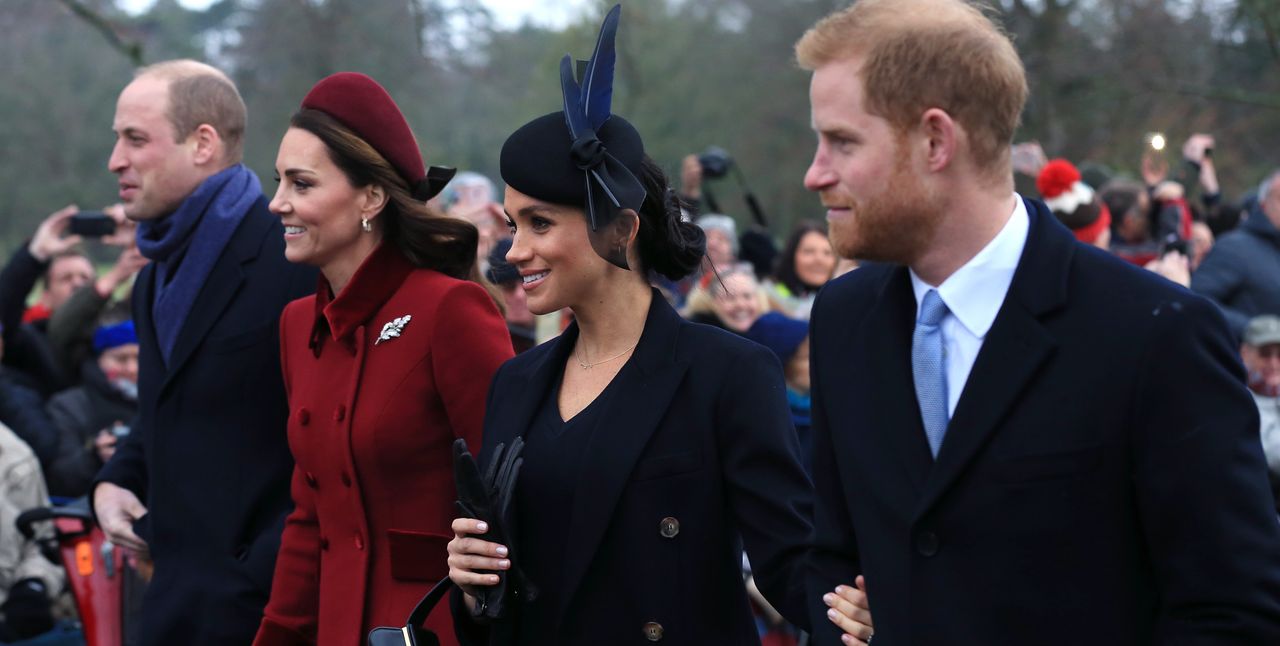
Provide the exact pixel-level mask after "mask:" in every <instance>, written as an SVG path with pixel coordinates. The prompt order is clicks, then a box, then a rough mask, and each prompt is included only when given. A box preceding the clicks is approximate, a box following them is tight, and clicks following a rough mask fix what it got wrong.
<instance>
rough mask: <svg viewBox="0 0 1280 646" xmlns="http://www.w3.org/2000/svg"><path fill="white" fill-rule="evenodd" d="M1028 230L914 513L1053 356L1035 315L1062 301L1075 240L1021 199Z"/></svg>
mask: <svg viewBox="0 0 1280 646" xmlns="http://www.w3.org/2000/svg"><path fill="white" fill-rule="evenodd" d="M1027 213H1028V215H1029V216H1030V220H1031V223H1030V232H1029V233H1028V236H1027V243H1026V246H1025V247H1024V248H1023V252H1022V257H1021V258H1020V259H1019V261H1018V269H1017V270H1016V271H1015V272H1014V276H1013V282H1012V283H1010V285H1009V293H1008V294H1007V295H1006V296H1005V300H1004V304H1003V305H1001V307H1000V312H999V314H997V315H996V319H995V322H994V323H993V324H992V326H991V330H990V331H989V332H988V333H987V336H986V338H985V339H984V340H983V342H982V349H981V350H980V351H979V352H978V357H977V359H976V360H975V361H974V364H973V369H972V370H971V371H970V372H969V378H968V380H966V382H965V387H964V391H963V392H962V393H961V395H960V401H959V403H957V404H956V411H955V415H954V416H953V417H952V419H951V423H950V424H949V425H948V426H947V435H946V439H944V440H943V442H942V448H941V450H940V451H939V452H938V460H937V463H936V464H935V465H934V468H933V470H932V471H930V473H929V479H928V481H927V482H926V484H925V492H924V496H923V497H922V498H921V500H920V505H919V506H918V507H917V510H916V512H917V513H916V517H917V518H918V517H920V516H921V515H923V514H925V513H926V512H928V511H929V509H930V507H932V506H933V504H934V503H936V502H937V500H938V499H939V498H940V497H941V496H942V495H943V493H945V492H946V490H947V488H948V487H949V486H950V485H951V483H952V482H954V481H955V479H956V478H957V477H959V476H960V474H961V473H963V471H964V469H965V467H966V466H967V465H968V464H969V462H970V461H972V460H973V458H974V456H975V455H977V454H978V452H979V451H980V450H981V449H982V447H983V445H985V444H986V442H987V440H988V439H989V437H990V436H991V434H992V433H993V432H994V431H995V430H996V428H998V427H999V425H1000V423H1001V421H1002V420H1003V419H1004V418H1005V416H1006V414H1007V413H1008V412H1009V410H1010V409H1011V408H1012V407H1013V406H1014V405H1015V404H1016V403H1017V401H1018V398H1019V395H1021V394H1022V393H1023V392H1025V391H1026V390H1027V389H1028V388H1029V387H1030V386H1031V384H1032V382H1033V381H1034V379H1035V377H1036V373H1037V371H1038V370H1039V369H1040V367H1041V366H1042V365H1043V364H1044V363H1045V362H1046V361H1047V360H1048V359H1049V358H1050V356H1051V355H1052V354H1053V350H1054V347H1055V346H1056V344H1057V341H1056V339H1055V338H1054V336H1053V335H1052V334H1051V333H1050V332H1049V331H1048V330H1047V329H1046V328H1045V327H1044V326H1043V325H1042V324H1041V323H1040V321H1039V317H1041V316H1043V315H1044V314H1046V313H1048V312H1050V311H1052V310H1054V309H1057V308H1059V307H1061V306H1062V305H1064V304H1065V302H1066V299H1067V279H1068V276H1069V273H1068V265H1069V263H1070V261H1071V256H1072V254H1073V253H1074V245H1075V240H1074V238H1072V237H1071V236H1070V234H1069V233H1067V232H1066V230H1065V229H1064V228H1063V227H1062V226H1061V225H1059V224H1058V223H1057V222H1056V221H1051V220H1050V219H1049V218H1051V217H1052V216H1051V215H1049V214H1048V213H1047V212H1045V211H1043V210H1042V209H1041V207H1040V206H1039V204H1038V203H1036V202H1031V201H1028V202H1027Z"/></svg>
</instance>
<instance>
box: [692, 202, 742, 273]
mask: <svg viewBox="0 0 1280 646" xmlns="http://www.w3.org/2000/svg"><path fill="white" fill-rule="evenodd" d="M695 222H696V224H697V225H698V226H699V227H700V228H701V229H702V231H703V232H704V233H706V234H707V256H706V258H705V260H704V262H703V268H702V280H701V281H700V284H701V285H702V286H703V287H706V286H707V284H709V283H710V282H711V276H713V275H714V274H715V272H716V271H720V272H724V271H725V269H727V268H728V267H729V266H731V265H733V264H734V263H736V262H738V225H737V224H736V223H735V222H734V221H733V218H731V217H729V216H727V215H723V214H720V213H708V214H706V215H702V216H698V219H697V220H696V221H695ZM708 262H709V263H710V266H708V265H707V263H708ZM712 267H714V268H715V270H714V271H713V270H712Z"/></svg>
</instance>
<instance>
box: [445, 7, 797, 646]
mask: <svg viewBox="0 0 1280 646" xmlns="http://www.w3.org/2000/svg"><path fill="white" fill-rule="evenodd" d="M615 11H616V10H615ZM610 20H614V21H616V14H611V15H610V18H607V19H606V28H605V34H604V35H602V39H601V40H602V44H603V45H604V48H603V49H601V48H598V51H603V52H605V53H606V54H607V53H608V50H610V49H611V45H612V43H611V40H612V39H611V36H610V35H609V32H610V29H609V26H610ZM606 40H607V41H609V42H605V41H606ZM600 56H601V55H600V54H597V59H596V60H595V61H593V62H592V65H593V66H594V65H598V63H599V61H600V59H599V57H600ZM594 71H595V73H596V74H597V76H595V77H593V76H592V71H591V70H590V69H589V71H588V76H587V78H586V79H585V80H584V84H590V83H592V82H593V79H594V81H599V77H598V74H599V73H600V70H599V69H596V70H594ZM569 82H572V80H570V81H569ZM569 94H570V96H567V100H566V109H567V110H569V111H571V112H573V113H574V114H568V115H566V113H564V112H556V113H552V114H549V115H545V116H543V117H540V118H538V119H535V120H533V121H532V122H530V123H528V124H526V125H525V126H523V127H521V128H520V129H519V130H517V131H516V132H515V133H514V134H513V135H511V137H510V138H509V139H508V140H507V142H506V144H505V145H504V147H503V150H502V157H501V170H502V176H503V179H504V180H505V181H506V183H507V185H508V188H507V192H506V197H505V204H504V206H505V208H506V212H507V214H508V217H509V219H510V222H509V224H510V225H511V227H512V229H513V231H514V234H515V238H514V241H513V244H512V248H511V251H510V252H509V253H508V255H507V259H508V260H509V261H510V262H511V263H512V264H514V265H515V266H516V267H517V268H518V269H519V271H520V275H521V277H522V279H523V288H524V289H525V291H526V293H527V296H528V305H529V308H530V309H531V310H532V311H534V312H535V313H546V312H552V311H556V310H558V309H560V308H563V307H568V308H570V309H572V310H573V313H574V318H575V321H576V322H575V323H574V324H572V325H571V326H570V327H569V328H568V329H567V330H566V331H565V333H564V334H563V335H561V336H560V337H559V338H557V339H555V340H553V341H551V342H548V343H546V344H543V345H541V346H539V347H537V348H534V349H533V350H530V351H528V352H526V353H524V354H522V355H519V356H518V357H516V358H515V359H513V360H511V361H508V362H507V363H505V364H504V365H503V366H502V367H501V368H500V369H499V370H498V373H497V375H496V376H495V377H494V382H493V385H492V388H491V390H490V393H489V401H488V406H487V409H486V415H485V427H484V449H483V451H482V452H481V457H480V462H481V467H482V468H484V467H485V466H486V464H487V462H488V461H489V460H491V459H492V458H493V454H494V447H495V446H496V445H497V444H499V443H505V444H506V445H508V446H509V445H510V444H511V443H512V441H513V440H514V439H515V438H517V437H523V439H524V442H525V443H526V444H525V449H524V464H523V470H522V471H521V472H520V476H519V480H518V482H517V483H516V486H515V492H516V493H515V505H514V513H513V514H512V517H511V520H512V521H513V522H512V523H511V524H510V525H509V526H508V527H506V529H507V530H508V531H509V532H510V533H511V536H512V540H511V541H510V543H511V545H510V546H509V549H508V546H505V545H498V544H496V543H493V542H489V541H486V540H484V533H485V531H486V530H487V529H488V528H487V526H484V524H483V523H481V522H480V521H478V520H474V519H469V518H461V519H457V520H455V521H454V523H453V529H454V532H455V534H456V537H455V538H454V540H453V541H451V542H450V544H449V566H450V571H449V574H450V577H451V578H452V579H453V581H454V582H455V583H457V584H459V586H460V587H461V588H462V590H463V594H459V595H455V603H454V614H455V619H454V626H455V629H456V630H457V632H458V636H459V639H460V641H461V642H462V643H464V644H484V643H488V644H519V645H526V644H557V645H561V646H565V645H575V644H611V645H615V644H631V643H648V642H656V641H661V642H662V643H669V644H689V645H693V644H698V645H704V644H719V645H736V644H758V643H759V638H758V637H757V634H756V629H755V627H754V625H753V623H752V619H751V613H750V610H749V607H748V603H747V598H746V594H745V590H744V585H743V579H742V573H741V572H742V569H741V568H742V559H741V550H742V548H743V547H745V549H746V552H747V554H748V555H749V556H750V559H751V562H752V564H753V569H754V571H755V572H756V581H757V584H758V585H759V587H760V589H761V590H762V591H763V592H764V594H765V596H766V597H767V598H768V599H769V600H770V602H771V603H773V604H774V605H775V607H777V608H779V609H780V610H781V611H782V612H784V613H785V614H786V615H787V616H788V617H792V618H793V620H794V621H803V618H804V612H803V608H802V606H803V603H804V600H803V591H802V590H803V583H802V575H803V571H802V570H803V568H802V561H803V555H804V553H805V551H806V540H807V537H808V534H809V531H810V520H809V518H810V507H811V486H810V484H809V481H808V479H807V477H806V476H805V473H804V470H803V469H802V468H801V466H800V461H799V458H798V452H799V448H798V444H797V441H796V437H795V432H794V430H793V429H792V426H791V418H790V413H789V409H788V406H787V400H786V391H785V386H784V382H783V376H782V371H781V368H780V366H779V365H778V362H777V360H776V359H775V358H774V356H773V355H772V354H770V352H769V351H768V350H766V349H764V348H763V347H761V346H758V345H755V344H753V343H751V342H749V341H746V340H744V339H742V338H740V337H738V336H735V335H733V334H731V333H728V332H725V331H723V330H719V329H715V328H712V327H709V326H703V325H698V324H694V323H689V322H686V321H684V320H682V319H681V318H680V317H679V316H678V315H677V314H676V313H675V311H674V310H672V308H671V307H670V306H669V305H668V304H667V303H666V301H664V300H663V299H662V297H661V296H660V295H659V294H658V293H657V292H656V291H655V290H653V289H652V288H651V287H650V286H649V281H648V278H647V276H648V274H647V272H656V273H659V274H662V275H664V276H666V277H668V278H671V279H673V280H678V279H680V278H682V277H684V276H686V275H688V274H689V273H691V272H693V271H694V270H696V268H697V267H698V264H699V261H700V259H701V257H702V254H703V249H704V246H705V240H704V238H703V236H702V233H701V231H700V230H699V229H698V228H697V227H695V226H693V225H691V224H688V223H685V222H681V220H680V210H679V205H678V204H677V202H676V200H675V197H674V193H673V192H671V191H670V190H669V189H668V187H667V182H666V178H665V177H664V176H663V174H662V171H661V170H660V169H659V168H657V166H656V165H654V163H653V162H652V161H651V160H649V159H648V158H647V157H646V156H645V155H644V149H643V143H642V142H641V140H640V136H639V133H637V132H636V130H635V129H634V128H633V127H632V126H631V125H630V124H629V123H627V122H626V121H625V120H623V119H622V118H621V117H618V116H616V115H615V116H612V117H609V116H608V113H607V105H606V106H604V109H603V110H602V109H601V106H599V105H593V106H590V107H591V109H581V107H582V104H581V103H580V102H579V101H577V100H575V98H573V97H572V96H571V95H572V93H571V92H570V93H569ZM606 94H607V92H606ZM583 113H586V114H587V115H588V116H587V119H586V120H585V121H579V118H580V117H582V116H583ZM602 113H603V114H602ZM601 116H603V117H604V118H603V119H602V118H600V117H601ZM575 122H577V123H575ZM571 124H573V125H571ZM580 125H581V126H583V127H582V128H581V129H579V128H578V126H580ZM574 132H576V133H577V136H574V135H573V133H574ZM588 178H589V179H588ZM615 199H616V200H617V201H616V202H615V201H614V200H615ZM482 526H483V528H482ZM512 564H514V566H515V567H518V568H520V570H521V571H522V573H523V575H524V577H525V578H526V579H527V580H528V581H530V582H532V584H533V586H535V587H536V588H537V590H538V593H537V595H536V597H535V598H532V599H530V595H528V594H527V593H526V594H518V595H516V596H514V597H511V599H510V600H509V601H508V602H507V612H506V613H505V615H504V616H502V617H501V618H499V619H498V620H496V621H491V622H487V623H480V622H478V621H476V620H475V619H473V613H476V612H479V611H481V610H482V609H483V607H482V606H479V604H477V601H476V595H477V594H478V593H479V591H480V590H481V589H482V588H483V587H484V586H491V585H494V584H495V583H497V580H498V577H497V575H495V574H493V573H492V571H495V570H496V571H504V570H509V569H510V568H511V567H512ZM513 581H514V578H513ZM527 590H528V588H527V587H526V588H525V591H526V592H527Z"/></svg>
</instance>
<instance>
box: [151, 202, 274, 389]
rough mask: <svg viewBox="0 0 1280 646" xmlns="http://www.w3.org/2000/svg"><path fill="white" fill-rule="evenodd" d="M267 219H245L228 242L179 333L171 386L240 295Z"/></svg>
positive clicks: (171, 363) (171, 366)
mask: <svg viewBox="0 0 1280 646" xmlns="http://www.w3.org/2000/svg"><path fill="white" fill-rule="evenodd" d="M270 222H271V221H270V220H269V219H266V218H255V217H253V216H252V214H250V215H248V216H245V218H244V221H242V222H241V223H240V227H239V228H237V229H236V232H235V233H234V234H232V236H231V240H230V241H228V242H227V248H226V249H225V250H224V251H223V252H222V255H221V256H219V257H218V262H217V263H215V264H214V266H213V270H212V271H210V272H209V277H208V278H207V279H205V282H204V286H203V287H201V288H200V295H199V296H197V297H196V300H195V302H194V303H192V305H191V312H190V313H189V314H187V320H186V322H184V323H183V325H182V330H181V331H179V332H178V339H177V341H176V342H175V343H174V344H173V354H172V355H170V356H169V366H168V376H167V377H166V379H165V385H166V386H167V385H168V383H169V381H171V380H172V379H173V377H174V376H175V375H177V374H178V373H179V372H180V371H181V370H182V366H183V365H184V364H185V363H186V362H187V360H188V359H190V358H191V355H192V353H194V352H195V350H196V348H198V347H200V343H201V342H202V341H203V340H204V338H205V336H206V335H207V334H208V333H209V330H210V328H212V327H213V326H214V324H215V323H217V322H218V319H220V318H221V317H222V313H223V311H224V310H225V309H226V308H227V305H228V304H230V303H231V299H232V298H234V297H235V295H236V293H237V292H239V291H240V286H241V285H242V284H243V283H244V269H243V268H242V267H241V265H243V264H244V263H246V262H248V261H250V260H253V259H254V258H255V257H256V256H257V251H258V249H259V247H260V246H261V242H262V235H263V234H264V233H265V229H266V227H267V226H268V225H269V224H270Z"/></svg>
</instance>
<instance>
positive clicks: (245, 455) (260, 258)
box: [98, 198, 316, 646]
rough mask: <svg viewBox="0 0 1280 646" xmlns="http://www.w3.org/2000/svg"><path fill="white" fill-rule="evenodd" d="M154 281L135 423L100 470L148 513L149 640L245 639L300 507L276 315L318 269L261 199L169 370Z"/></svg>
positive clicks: (149, 275)
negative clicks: (297, 253)
mask: <svg viewBox="0 0 1280 646" xmlns="http://www.w3.org/2000/svg"><path fill="white" fill-rule="evenodd" d="M197 242H198V241H197ZM154 283H155V266H154V265H147V266H146V267H144V268H143V269H142V271H141V272H140V273H139V274H138V278H137V281H136V283H135V285H134V292H133V308H134V310H133V315H134V322H135V325H136V327H137V331H138V344H139V376H138V418H137V421H136V423H135V424H134V426H133V431H132V433H130V435H129V437H128V439H127V441H125V442H124V443H123V444H122V445H121V447H120V448H119V450H117V451H116V454H115V456H114V457H112V459H111V461H110V462H108V463H107V464H106V466H104V467H103V469H102V471H101V472H100V473H99V475H98V480H99V481H108V482H112V483H115V484H117V485H120V486H122V487H125V488H126V489H129V490H131V491H133V492H135V493H137V494H138V497H139V498H140V499H141V500H142V502H143V504H145V505H146V506H147V509H148V512H149V513H148V514H147V515H146V516H144V517H143V518H142V519H140V520H139V521H138V522H137V523H136V524H135V528H134V529H135V531H136V532H137V533H138V535H139V536H140V537H142V538H143V539H144V540H146V541H147V543H148V544H149V546H150V548H151V556H152V558H153V559H154V560H155V566H156V567H155V578H154V579H153V580H152V581H151V585H150V586H149V587H148V589H147V592H146V596H145V598H144V602H143V604H144V606H143V613H142V616H143V619H142V626H141V628H140V630H141V641H140V643H141V644H142V645H143V646H151V645H155V646H159V645H166V646H168V645H170V644H209V645H213V644H248V643H250V642H251V641H253V635H254V632H255V631H256V630H257V628H258V622H259V620H260V619H261V618H262V608H263V606H264V605H266V601H267V596H268V594H269V593H270V590H271V574H272V571H273V568H274V565H275V558H276V551H277V550H278V549H279V546H280V533H281V530H282V528H283V524H284V517H285V515H286V514H287V513H288V512H289V511H290V510H291V509H292V503H291V502H290V498H289V476H290V474H291V473H292V470H293V459H292V457H291V455H290V453H289V447H288V444H287V443H286V440H285V424H286V420H287V419H288V406H287V404H286V401H285V394H284V385H283V381H282V379H281V375H280V349H279V348H280V344H279V319H280V312H281V311H282V310H283V309H284V306H285V304H287V303H288V302H289V301H291V300H293V299H295V298H299V297H301V296H304V295H306V294H309V293H311V292H312V290H314V289H315V285H316V272H315V270H314V269H312V268H310V267H305V266H300V265H294V264H292V263H290V262H288V261H287V260H285V257H284V228H283V226H282V225H281V224H280V219H279V218H278V217H276V216H274V215H272V214H271V213H270V212H269V211H268V210H267V200H266V198H259V199H258V200H257V201H256V202H255V203H254V205H253V207H252V208H251V209H250V210H249V213H248V214H246V216H245V218H244V220H243V221H242V222H241V223H240V226H239V227H238V228H237V229H236V231H235V233H234V234H233V235H232V236H231V240H230V241H229V242H228V243H227V247H226V249H224V250H223V252H222V255H221V256H220V257H219V258H218V261H217V263H216V264H215V265H214V267H213V270H212V271H211V272H210V274H209V277H208V279H207V280H206V282H205V284H204V286H203V288H201V290H200V295H199V296H198V297H197V298H196V300H195V304H194V305H193V307H192V309H191V313H190V314H189V315H188V317H187V320H186V323H185V324H184V326H183V328H182V330H181V331H180V332H179V334H178V340H177V343H176V344H175V345H174V349H173V354H172V356H171V358H170V359H171V360H170V364H169V365H168V366H166V365H165V363H164V360H163V359H162V358H161V355H160V349H159V345H158V342H157V340H156V333H155V325H154V324H153V322H152V316H151V308H152V303H153V300H154V296H153V294H154V292H153V289H154Z"/></svg>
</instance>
